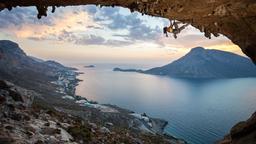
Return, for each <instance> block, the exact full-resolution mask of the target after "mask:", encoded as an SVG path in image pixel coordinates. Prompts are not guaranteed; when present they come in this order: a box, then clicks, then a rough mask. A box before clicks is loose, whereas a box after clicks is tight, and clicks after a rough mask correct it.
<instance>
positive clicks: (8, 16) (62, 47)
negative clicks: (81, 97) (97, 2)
mask: <svg viewBox="0 0 256 144" xmlns="http://www.w3.org/2000/svg"><path fill="white" fill-rule="evenodd" d="M50 11H51V9H50V8H48V16H47V17H42V19H40V20H39V19H37V11H36V9H35V7H28V8H15V9H13V10H12V11H8V10H3V11H1V12H0V30H1V33H0V39H8V40H12V41H15V42H17V43H18V44H19V45H20V47H21V48H22V49H23V50H24V51H25V52H26V53H27V54H28V55H31V56H35V57H38V58H41V59H45V60H46V59H53V60H58V61H61V62H88V63H90V62H92V63H96V62H98V63H104V62H105V63H146V62H148V63H152V62H161V63H166V62H171V61H173V60H175V59H177V58H179V57H181V56H182V55H184V54H186V53H187V52H188V51H189V50H190V49H191V48H194V47H197V46H202V47H205V48H208V49H221V50H225V51H230V52H234V53H237V54H240V55H243V54H242V52H241V50H240V49H239V47H238V46H236V45H234V44H233V43H232V42H231V41H230V40H229V39H228V38H226V37H225V36H222V35H221V36H219V37H213V38H212V39H208V38H206V37H204V34H203V33H200V32H199V30H197V29H195V28H193V27H192V26H189V27H187V28H186V29H185V30H184V31H182V32H181V34H179V35H178V39H174V38H173V37H172V35H170V37H168V38H167V37H165V36H164V35H163V32H162V29H163V27H164V26H168V25H169V20H167V19H164V18H159V17H152V16H147V15H144V16H142V15H141V14H140V13H138V12H134V13H131V12H130V11H129V9H126V8H121V7H114V8H112V7H102V8H100V7H97V6H94V5H87V6H76V7H72V6H70V7H65V8H64V7H61V8H57V9H56V11H55V13H51V12H50Z"/></svg>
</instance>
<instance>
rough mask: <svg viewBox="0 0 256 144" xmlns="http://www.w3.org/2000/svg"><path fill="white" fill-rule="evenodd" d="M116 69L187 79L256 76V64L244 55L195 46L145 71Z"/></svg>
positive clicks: (117, 69)
mask: <svg viewBox="0 0 256 144" xmlns="http://www.w3.org/2000/svg"><path fill="white" fill-rule="evenodd" d="M114 71H121V72H140V73H144V74H152V75H160V76H170V77H175V78H186V79H219V78H242V77H256V66H255V65H254V64H253V62H252V61H251V60H250V59H248V58H246V57H243V56H240V55H237V54H234V53H231V52H225V51H221V50H214V49H205V48H203V47H195V48H192V49H191V50H190V52H188V53H187V54H185V55H184V56H182V57H181V58H179V59H177V60H175V61H173V62H172V63H169V64H167V65H164V66H161V67H155V68H151V69H148V70H145V71H142V70H135V69H127V70H125V69H120V68H115V69H114Z"/></svg>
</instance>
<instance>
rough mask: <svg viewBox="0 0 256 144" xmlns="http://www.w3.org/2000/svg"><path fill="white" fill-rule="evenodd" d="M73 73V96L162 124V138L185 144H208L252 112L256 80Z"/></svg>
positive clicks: (107, 71)
mask: <svg viewBox="0 0 256 144" xmlns="http://www.w3.org/2000/svg"><path fill="white" fill-rule="evenodd" d="M78 67H79V68H80V70H81V71H83V72H84V73H85V74H83V75H80V76H79V78H80V79H82V80H84V81H83V82H81V83H80V85H79V86H78V87H77V94H78V95H81V96H85V97H87V98H88V99H92V100H96V101H98V102H100V103H111V104H115V105H118V106H121V107H124V108H127V109H131V110H133V111H136V112H140V113H142V112H146V113H147V114H149V115H151V116H154V117H159V118H163V119H165V120H167V121H168V122H169V125H168V126H167V128H166V131H167V132H168V133H170V134H172V135H174V136H176V137H179V138H184V139H185V140H187V141H188V142H190V143H195V144H201V143H213V142H214V141H216V140H218V139H221V138H222V137H223V136H224V135H225V134H226V133H227V132H228V131H229V129H230V128H231V127H232V126H233V125H234V124H235V123H237V122H238V121H241V120H245V119H247V118H248V117H249V116H250V115H251V114H252V113H253V112H254V111H255V110H256V89H255V84H256V78H244V79H229V80H215V81H188V80H181V79H173V78H168V77H160V76H152V75H145V74H139V73H122V72H113V71H112V68H113V67H114V66H105V67H103V66H102V67H101V66H98V67H96V68H93V69H88V68H83V67H82V66H78Z"/></svg>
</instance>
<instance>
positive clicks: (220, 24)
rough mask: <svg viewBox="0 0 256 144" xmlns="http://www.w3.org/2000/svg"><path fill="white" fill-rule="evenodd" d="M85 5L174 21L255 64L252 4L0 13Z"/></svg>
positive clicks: (158, 1)
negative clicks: (234, 48) (221, 40)
mask: <svg viewBox="0 0 256 144" xmlns="http://www.w3.org/2000/svg"><path fill="white" fill-rule="evenodd" d="M87 4H96V5H102V6H122V7H127V8H129V9H130V10H131V11H139V12H141V13H143V14H148V15H152V16H158V17H163V18H168V19H176V20H179V21H182V22H186V23H190V24H191V25H192V26H194V27H196V28H198V29H199V30H200V31H201V32H203V33H205V36H206V37H210V36H211V34H213V35H214V36H218V34H223V35H225V36H227V37H228V38H229V39H231V40H232V41H233V43H235V44H237V45H239V46H240V48H241V49H242V51H243V52H244V53H245V54H246V55H247V56H249V57H250V58H251V59H252V60H253V61H254V62H256V41H255V39H256V32H255V31H256V25H255V23H256V10H255V9H256V1H255V0H189V1H188V0H108V1H106V0H69V1H66V0H50V1H38V0H22V1H21V0H12V1H1V2H0V11H1V10H2V9H4V8H8V9H9V10H11V9H12V8H13V7H16V6H21V7H26V6H36V8H37V10H38V18H41V16H47V8H48V7H52V12H54V10H55V6H57V7H58V6H71V5H87Z"/></svg>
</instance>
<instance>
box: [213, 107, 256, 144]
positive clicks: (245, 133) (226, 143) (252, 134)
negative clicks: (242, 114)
mask: <svg viewBox="0 0 256 144" xmlns="http://www.w3.org/2000/svg"><path fill="white" fill-rule="evenodd" d="M218 143H219V144H256V112H255V113H254V114H253V115H252V116H251V117H250V118H249V119H248V120H247V121H243V122H239V123H238V124H236V125H235V126H234V127H232V129H231V130H230V134H228V135H227V136H225V138H224V139H223V140H221V141H220V142H218Z"/></svg>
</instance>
